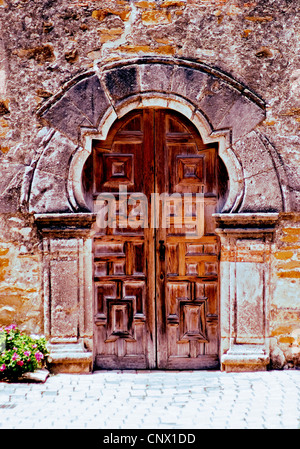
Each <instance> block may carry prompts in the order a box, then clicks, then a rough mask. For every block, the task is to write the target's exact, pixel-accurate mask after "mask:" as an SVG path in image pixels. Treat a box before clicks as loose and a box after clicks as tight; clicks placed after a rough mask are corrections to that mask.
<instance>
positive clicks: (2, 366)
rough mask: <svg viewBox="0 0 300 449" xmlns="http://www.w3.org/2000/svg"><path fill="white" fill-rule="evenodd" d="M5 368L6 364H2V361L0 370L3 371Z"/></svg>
mask: <svg viewBox="0 0 300 449" xmlns="http://www.w3.org/2000/svg"><path fill="white" fill-rule="evenodd" d="M5 369H6V365H4V363H3V365H1V366H0V371H4V370H5Z"/></svg>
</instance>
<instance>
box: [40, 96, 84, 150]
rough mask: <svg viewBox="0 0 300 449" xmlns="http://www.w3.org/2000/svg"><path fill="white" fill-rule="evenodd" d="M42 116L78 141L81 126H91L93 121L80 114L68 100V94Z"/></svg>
mask: <svg viewBox="0 0 300 449" xmlns="http://www.w3.org/2000/svg"><path fill="white" fill-rule="evenodd" d="M42 117H43V118H44V119H45V120H46V121H47V122H48V123H49V124H50V125H51V126H52V127H54V128H55V129H57V130H59V131H61V132H62V133H63V134H64V135H66V136H68V137H70V138H71V139H72V140H74V141H75V142H77V141H78V138H79V135H80V127H81V126H90V127H92V126H93V123H92V122H91V121H90V120H88V118H87V117H85V116H84V115H83V114H82V111H81V110H80V109H79V108H78V107H77V106H75V104H74V103H73V102H72V101H71V100H70V98H69V94H65V95H64V96H63V97H62V98H61V99H60V100H59V101H57V102H56V103H55V104H53V106H51V108H50V109H48V110H47V111H46V112H44V113H43V114H42Z"/></svg>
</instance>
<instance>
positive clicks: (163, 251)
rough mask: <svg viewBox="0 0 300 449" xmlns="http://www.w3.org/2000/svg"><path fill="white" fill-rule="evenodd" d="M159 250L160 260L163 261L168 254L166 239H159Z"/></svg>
mask: <svg viewBox="0 0 300 449" xmlns="http://www.w3.org/2000/svg"><path fill="white" fill-rule="evenodd" d="M158 251H159V260H160V261H162V262H163V261H164V260H165V256H166V247H165V242H164V240H160V241H159V249H158Z"/></svg>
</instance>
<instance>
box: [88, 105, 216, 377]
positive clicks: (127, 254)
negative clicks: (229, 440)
mask: <svg viewBox="0 0 300 449" xmlns="http://www.w3.org/2000/svg"><path fill="white" fill-rule="evenodd" d="M91 172H92V173H93V175H91ZM84 184H85V188H86V191H87V192H92V194H93V202H94V211H95V212H96V214H97V221H96V224H97V226H96V228H95V229H96V234H95V239H94V285H95V328H96V332H95V340H96V341H95V346H96V357H95V366H96V367H97V368H105V369H144V368H156V367H157V368H166V369H198V368H203V369H205V368H216V367H217V366H218V240H217V237H216V235H215V234H214V223H213V221H212V218H211V215H212V213H214V212H215V210H216V204H217V196H218V186H217V151H216V148H215V147H213V146H211V147H208V146H207V145H206V146H205V145H204V144H203V142H202V140H201V138H200V136H198V135H197V133H196V132H195V130H194V129H193V127H192V126H191V125H190V124H189V123H186V122H185V120H184V119H182V118H181V117H179V116H178V115H177V114H175V113H171V112H168V111H166V110H159V109H158V110H154V109H145V110H140V111H134V112H132V113H130V114H128V115H127V116H126V118H125V119H123V120H121V121H119V122H118V124H117V126H115V127H114V128H113V130H112V132H111V133H110V134H109V136H108V138H107V140H106V141H105V142H102V141H96V142H94V150H93V158H92V160H91V161H89V162H88V164H87V166H86V174H85V176H84ZM153 193H156V194H157V196H153V195H152V194H153ZM174 194H175V195H174ZM187 194H188V195H187ZM185 197H188V198H185ZM108 205H109V206H110V207H108ZM202 218H203V220H202Z"/></svg>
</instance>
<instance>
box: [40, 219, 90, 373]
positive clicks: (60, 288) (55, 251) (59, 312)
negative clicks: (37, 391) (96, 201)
mask: <svg viewBox="0 0 300 449" xmlns="http://www.w3.org/2000/svg"><path fill="white" fill-rule="evenodd" d="M35 219H36V223H37V225H38V228H39V229H40V232H41V234H42V240H43V283H44V327H45V335H46V337H47V339H48V341H49V342H50V345H49V348H50V357H49V363H50V369H51V371H52V372H55V373H57V372H71V373H75V372H77V373H78V372H80V373H84V372H90V371H91V369H92V361H93V274H92V270H93V266H92V260H93V258H92V236H91V231H90V229H91V225H92V221H93V219H92V214H39V215H36V216H35Z"/></svg>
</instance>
